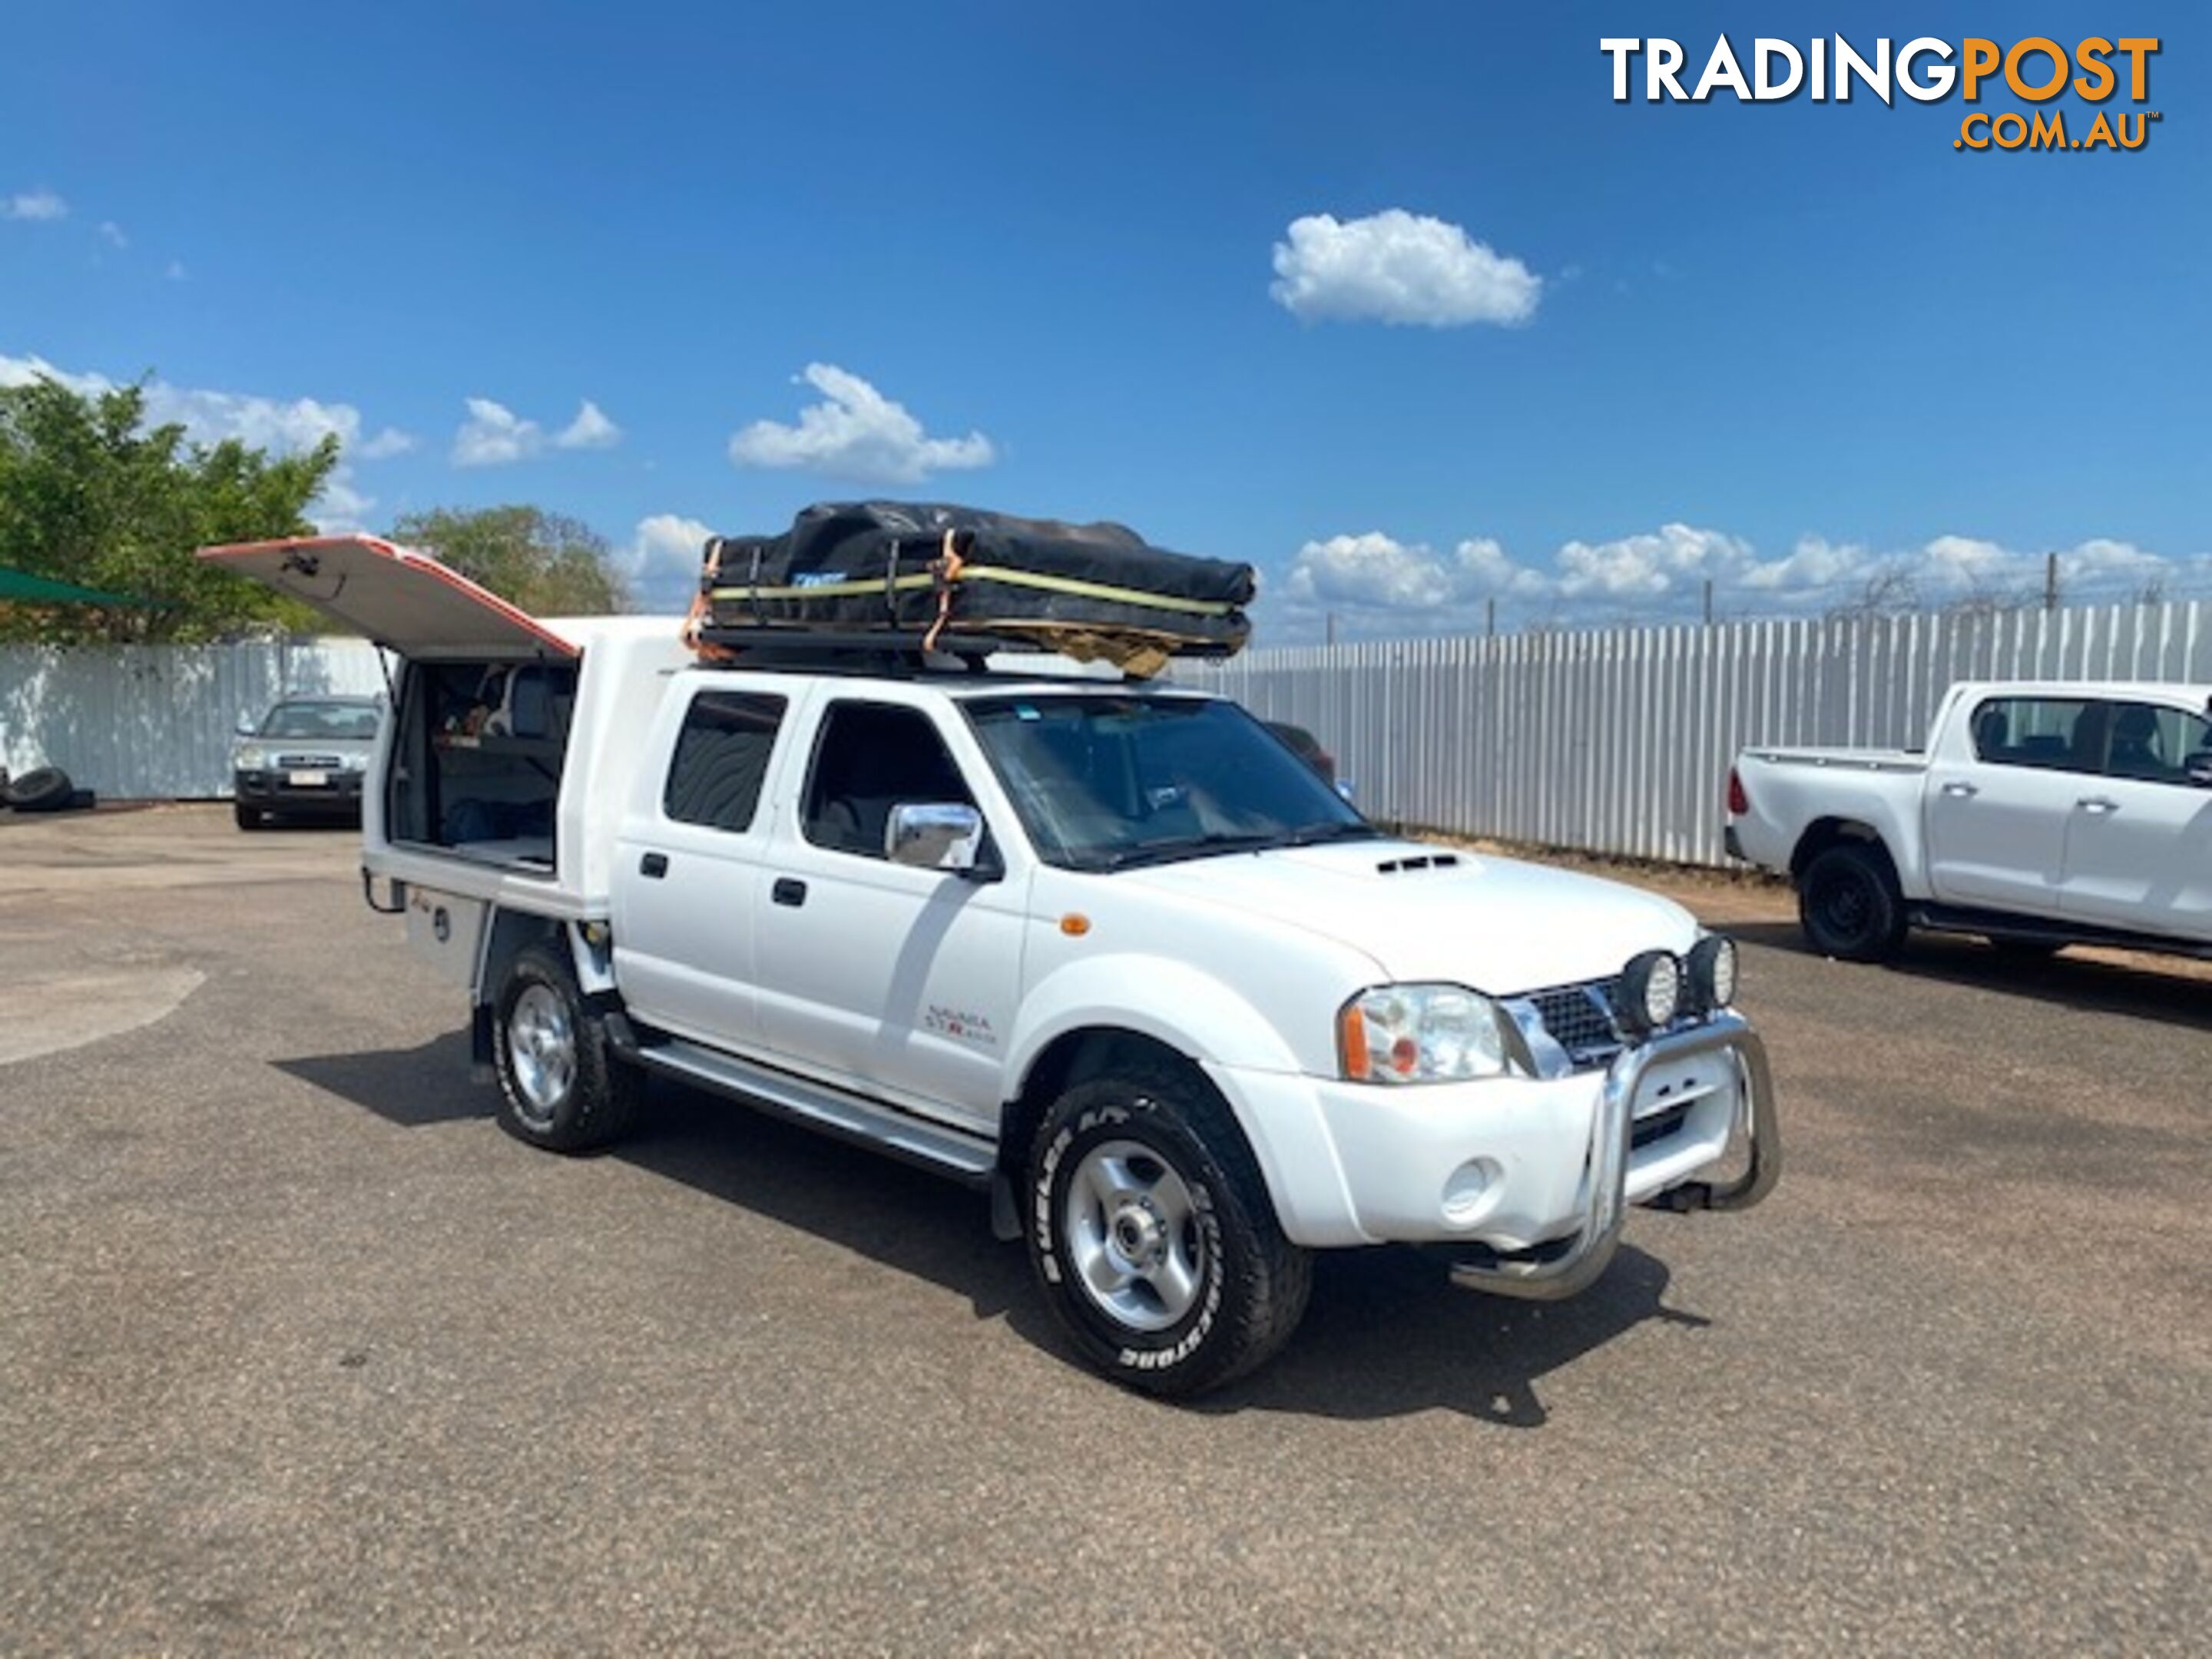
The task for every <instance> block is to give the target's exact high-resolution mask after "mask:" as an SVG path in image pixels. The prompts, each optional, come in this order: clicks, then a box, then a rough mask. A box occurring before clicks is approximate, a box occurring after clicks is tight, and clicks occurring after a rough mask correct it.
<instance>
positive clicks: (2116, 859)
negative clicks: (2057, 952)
mask: <svg viewBox="0 0 2212 1659" xmlns="http://www.w3.org/2000/svg"><path fill="white" fill-rule="evenodd" d="M2192 763H2194V767H2195V768H2196V769H2200V770H2201V769H2202V768H2203V766H2204V765H2205V764H2207V763H2212V723H2208V722H2207V721H2206V720H2205V719H2204V717H2203V715H2201V714H2196V713H2194V712H2192V711H2191V710H2189V709H2186V708H2177V707H2174V706H2172V705H2169V704H2165V703H2155V702H2115V703H2113V704H2112V715H2111V719H2110V720H2109V722H2108V723H2107V726H2106V745H2105V757H2104V764H2103V767H2102V769H2101V775H2100V776H2098V777H2095V778H2083V779H2081V780H2079V782H2080V785H2081V787H2079V788H2078V789H2076V790H2075V798H2074V801H2073V804H2072V821H2071V823H2070V825H2069V829H2068V833H2067V840H2066V889H2065V897H2066V913H2067V915H2069V916H2071V917H2075V918H2077V919H2079V920H2081V921H2087V922H2094V923H2096V924H2098V925H2100V926H2103V927H2120V928H2125V929H2127V930H2128V931H2130V932H2132V933H2157V934H2160V935H2163V936H2165V937H2167V938H2174V939H2204V940H2212V789H2208V788H2206V787H2203V786H2202V785H2199V784H2196V783H2192V782H2191V781H2190V774H2191V770H2192Z"/></svg>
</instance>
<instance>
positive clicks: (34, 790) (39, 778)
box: [0, 766, 76, 812]
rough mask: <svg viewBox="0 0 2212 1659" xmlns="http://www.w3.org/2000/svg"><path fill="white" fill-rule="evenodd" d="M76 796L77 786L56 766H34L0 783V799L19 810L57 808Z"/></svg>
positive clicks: (38, 810)
mask: <svg viewBox="0 0 2212 1659" xmlns="http://www.w3.org/2000/svg"><path fill="white" fill-rule="evenodd" d="M74 799H76V785H75V784H73V783H71V782H70V776H69V774H68V773H66V772H64V771H63V770H62V769H61V768H60V767H58V766H40V767H34V768H33V769H31V770H30V771H28V772H26V773H24V774H23V775H21V777H16V778H9V779H8V780H7V781H6V783H5V784H4V785H0V800H5V801H6V802H7V803H8V805H9V806H11V807H13V808H14V809H15V811H18V812H58V811H61V810H62V809H63V808H64V807H65V806H67V805H69V804H70V802H71V801H72V800H74Z"/></svg>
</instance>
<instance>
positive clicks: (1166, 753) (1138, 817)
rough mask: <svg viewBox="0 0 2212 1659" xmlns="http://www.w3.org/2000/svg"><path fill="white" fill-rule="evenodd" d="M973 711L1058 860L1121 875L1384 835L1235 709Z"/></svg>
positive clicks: (1019, 707) (1114, 702) (1026, 702)
mask: <svg viewBox="0 0 2212 1659" xmlns="http://www.w3.org/2000/svg"><path fill="white" fill-rule="evenodd" d="M963 706H964V708H965V709H966V712H967V714H968V718H969V722H970V723H971V724H972V725H973V726H974V727H975V734H976V737H977V738H978V739H979V740H980V741H981V744H982V745H983V749H984V752H985V753H986V754H987V755H988V756H989V757H990V761H991V765H992V767H993V769H994V770H995V771H996V772H997V773H998V775H999V781H1000V782H1001V783H1002V784H1004V785H1005V787H1006V793H1007V794H1008V795H1009V796H1011V797H1012V799H1013V803H1014V810H1015V811H1017V812H1018V814H1019V815H1020V817H1021V820H1022V825H1023V828H1024V829H1026V830H1027V831H1028V832H1029V836H1030V842H1032V843H1033V844H1034V845H1035V846H1036V849H1037V853H1038V855H1039V856H1040V857H1042V858H1043V859H1044V860H1046V861H1047V862H1048V863H1051V864H1058V865H1062V866H1067V867H1069V868H1073V869H1086V870H1112V869H1121V868H1126V867H1127V866H1132V865H1137V864H1157V863H1164V862H1166V861H1169V860H1176V859H1184V858H1198V857H1203V856H1205V855H1206V854H1214V853H1229V852H1241V851H1252V850H1258V849H1261V848H1269V847H1302V846H1307V845H1310V844H1311V843H1313V842H1322V841H1334V840H1341V839H1350V838H1354V837H1363V838H1364V837H1372V836H1376V835H1377V834H1378V833H1379V832H1378V831H1376V829H1372V828H1371V827H1370V826H1369V824H1368V823H1367V822H1366V820H1365V819H1364V818H1362V817H1360V816H1359V814H1358V813H1357V812H1355V811H1352V808H1351V807H1350V806H1349V805H1346V803H1345V801H1344V800H1343V799H1341V798H1340V797H1339V796H1338V794H1337V793H1336V792H1335V791H1334V789H1332V788H1331V787H1329V786H1328V783H1327V782H1325V781H1323V780H1322V777H1321V776H1320V775H1319V774H1317V773H1316V771H1315V770H1314V769H1313V768H1312V767H1310V766H1309V765H1308V764H1307V763H1305V762H1304V761H1303V760H1301V759H1299V758H1298V757H1297V754H1295V753H1294V752H1293V751H1292V750H1291V748H1290V747H1289V746H1288V745H1287V744H1285V743H1284V742H1283V741H1282V739H1281V738H1278V737H1277V736H1276V735H1275V734H1274V733H1273V732H1270V731H1268V730H1267V727H1266V726H1262V725H1261V723H1260V722H1259V721H1258V720H1255V719H1253V718H1252V716H1251V715H1249V714H1247V713H1245V712H1244V710H1243V709H1242V708H1238V707H1237V705H1236V704H1235V703H1232V702H1222V701H1219V700H1218V699H1212V698H1198V697H1157V696H1098V695H1086V696H1035V697H1024V696H1007V697H987V698H977V699H975V700H972V701H970V702H967V703H966V704H964V705H963Z"/></svg>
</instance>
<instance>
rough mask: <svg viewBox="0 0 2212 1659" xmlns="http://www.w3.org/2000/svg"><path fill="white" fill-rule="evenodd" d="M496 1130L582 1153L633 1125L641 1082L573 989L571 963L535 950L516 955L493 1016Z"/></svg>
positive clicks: (600, 1017) (547, 1147) (641, 1099)
mask: <svg viewBox="0 0 2212 1659" xmlns="http://www.w3.org/2000/svg"><path fill="white" fill-rule="evenodd" d="M492 1064H493V1066H494V1069H495V1071H496V1073H497V1074H498V1077H499V1126H500V1127H501V1128H502V1129H504V1130H506V1131H507V1133H509V1134H511V1135H513V1137H514V1138H515V1139H518V1140H524V1141H527V1142H528V1143H529V1144H530V1145H532V1146H540V1147H543V1148H544V1149H545V1150H546V1151H548V1152H590V1151H591V1150H592V1149H593V1148H594V1147H599V1146H605V1145H606V1144H607V1143H608V1142H609V1141H611V1140H615V1139H618V1138H620V1137H621V1136H622V1135H623V1133H625V1132H626V1131H628V1130H629V1127H630V1126H631V1124H632V1123H634V1122H635V1121H636V1118H637V1114H638V1110H639V1108H640V1107H641V1105H642V1103H643V1102H644V1097H645V1079H643V1078H642V1077H641V1075H639V1073H638V1072H637V1070H636V1068H635V1067H634V1066H629V1065H628V1064H626V1063H625V1062H624V1061H623V1060H622V1059H621V1058H620V1057H619V1056H617V1054H616V1053H615V1052H614V1048H613V1045H612V1043H611V1042H610V1041H609V1040H608V1036H607V1027H606V1019H605V1015H604V1014H603V1013H601V1012H599V1010H598V1009H596V1008H594V1007H592V1006H591V1004H590V1003H589V1002H588V1001H587V1000H586V999H585V997H584V995H583V994H582V993H581V992H580V990H578V988H577V987H576V977H575V975H574V972H573V971H572V970H571V969H570V968H569V966H568V963H566V962H565V961H563V960H562V958H561V957H559V956H558V955H557V954H556V952H554V951H550V950H546V949H543V948H541V947H539V946H537V945H532V946H531V947H530V948H528V949H527V950H525V951H521V952H520V953H519V954H518V955H517V956H516V957H515V959H514V965H513V968H511V969H508V970H507V982H506V983H505V984H504V985H502V986H501V987H500V994H499V1000H498V1002H497V1003H496V1005H495V1007H494V1009H493V1017H492Z"/></svg>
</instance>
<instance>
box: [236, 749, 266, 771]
mask: <svg viewBox="0 0 2212 1659" xmlns="http://www.w3.org/2000/svg"><path fill="white" fill-rule="evenodd" d="M232 763H233V764H234V766H235V767H236V768H237V769H238V770H240V771H241V772H258V771H262V770H264V769H265V768H266V767H267V766H268V764H269V751H268V750H266V749H264V748H262V747H260V746H259V745H258V744H248V745H247V746H246V748H243V749H240V750H238V752H237V753H236V754H235V755H234V756H233V757H232Z"/></svg>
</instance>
